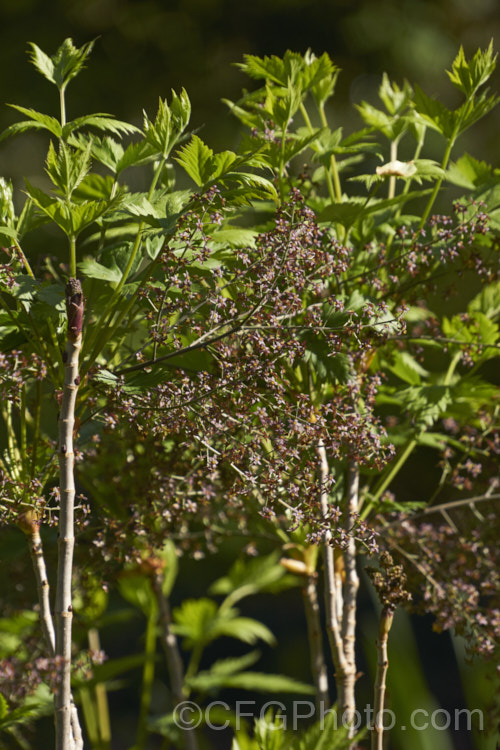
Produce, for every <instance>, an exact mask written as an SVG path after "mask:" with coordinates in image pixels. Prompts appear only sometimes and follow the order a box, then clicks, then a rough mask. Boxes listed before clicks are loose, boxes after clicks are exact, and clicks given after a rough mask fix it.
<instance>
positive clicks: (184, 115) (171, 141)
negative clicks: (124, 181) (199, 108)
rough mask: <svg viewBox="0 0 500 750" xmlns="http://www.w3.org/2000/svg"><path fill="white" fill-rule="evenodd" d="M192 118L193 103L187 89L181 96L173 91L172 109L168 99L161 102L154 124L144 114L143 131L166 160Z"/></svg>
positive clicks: (148, 140)
mask: <svg viewBox="0 0 500 750" xmlns="http://www.w3.org/2000/svg"><path fill="white" fill-rule="evenodd" d="M190 116H191V103H190V101H189V97H188V95H187V93H186V91H185V89H182V91H181V93H180V94H179V95H177V94H176V93H175V91H172V103H171V106H170V107H169V106H168V104H167V100H166V99H164V100H162V99H160V100H159V103H158V112H157V114H156V118H155V120H154V122H152V121H151V120H150V119H149V118H148V116H147V114H146V113H145V112H144V128H143V129H144V133H145V136H146V140H147V142H148V143H149V144H150V145H151V146H153V148H154V149H155V150H156V151H157V153H158V154H160V155H161V156H162V157H163V158H166V157H167V156H168V154H169V153H170V151H171V150H172V148H173V147H174V146H175V145H176V143H177V142H178V141H179V138H180V137H181V135H182V133H183V132H184V130H185V129H186V128H187V126H188V123H189V118H190Z"/></svg>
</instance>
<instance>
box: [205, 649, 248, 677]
mask: <svg viewBox="0 0 500 750" xmlns="http://www.w3.org/2000/svg"><path fill="white" fill-rule="evenodd" d="M259 659H260V652H259V651H250V652H249V653H248V654H244V655H243V656H236V657H234V658H232V659H219V660H218V661H216V662H214V663H213V664H212V667H211V669H210V672H209V674H213V675H220V676H227V675H233V674H236V672H241V671H243V670H244V669H247V667H251V666H252V665H253V664H255V662H257V661H258V660H259ZM199 674H202V672H200V673H199Z"/></svg>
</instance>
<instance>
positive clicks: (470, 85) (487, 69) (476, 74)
mask: <svg viewBox="0 0 500 750" xmlns="http://www.w3.org/2000/svg"><path fill="white" fill-rule="evenodd" d="M496 58H497V56H496V55H493V40H492V41H491V42H490V44H489V47H488V48H487V49H486V50H484V52H483V51H482V50H480V49H479V50H477V52H476V54H475V55H474V57H473V58H472V60H470V61H467V60H466V58H465V53H464V49H463V47H462V46H460V49H459V51H458V54H457V56H456V57H455V59H454V60H453V63H452V68H451V71H450V70H447V71H446V72H447V73H448V76H449V78H450V81H451V82H452V83H453V85H454V86H456V87H457V88H458V89H460V91H461V92H462V93H463V94H465V96H466V97H468V98H471V97H473V96H474V94H475V93H476V91H477V90H478V89H479V88H480V87H481V86H484V84H485V83H486V82H487V81H488V79H489V78H490V77H491V74H492V73H493V71H494V70H495V65H496Z"/></svg>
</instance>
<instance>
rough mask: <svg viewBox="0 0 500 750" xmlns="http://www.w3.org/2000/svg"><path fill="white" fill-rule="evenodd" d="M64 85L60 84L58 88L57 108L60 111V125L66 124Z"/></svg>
mask: <svg viewBox="0 0 500 750" xmlns="http://www.w3.org/2000/svg"><path fill="white" fill-rule="evenodd" d="M65 92H66V86H61V88H60V89H59V108H60V111H61V125H62V127H64V126H65V125H66V99H65Z"/></svg>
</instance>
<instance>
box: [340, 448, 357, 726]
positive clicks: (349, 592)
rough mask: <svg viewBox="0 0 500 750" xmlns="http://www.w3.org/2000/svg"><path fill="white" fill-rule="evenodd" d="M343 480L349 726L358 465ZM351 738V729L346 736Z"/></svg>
mask: <svg viewBox="0 0 500 750" xmlns="http://www.w3.org/2000/svg"><path fill="white" fill-rule="evenodd" d="M347 471H348V477H347V503H346V505H347V508H346V514H345V519H346V522H345V530H346V533H347V536H348V543H347V547H346V549H345V551H344V565H345V595H344V611H343V617H342V642H343V644H344V653H345V657H346V662H347V663H346V670H345V673H344V675H343V678H344V690H343V692H344V705H343V707H342V708H343V711H344V716H345V720H346V723H348V724H352V722H353V720H354V714H355V711H356V698H355V694H354V687H355V683H356V650H355V646H356V597H357V593H358V588H359V578H358V573H357V570H356V539H355V536H354V529H355V525H356V521H357V518H358V498H359V466H358V465H357V464H356V463H354V462H352V463H350V464H349V467H348V470H347ZM352 735H353V730H352V727H351V728H350V736H352Z"/></svg>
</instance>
